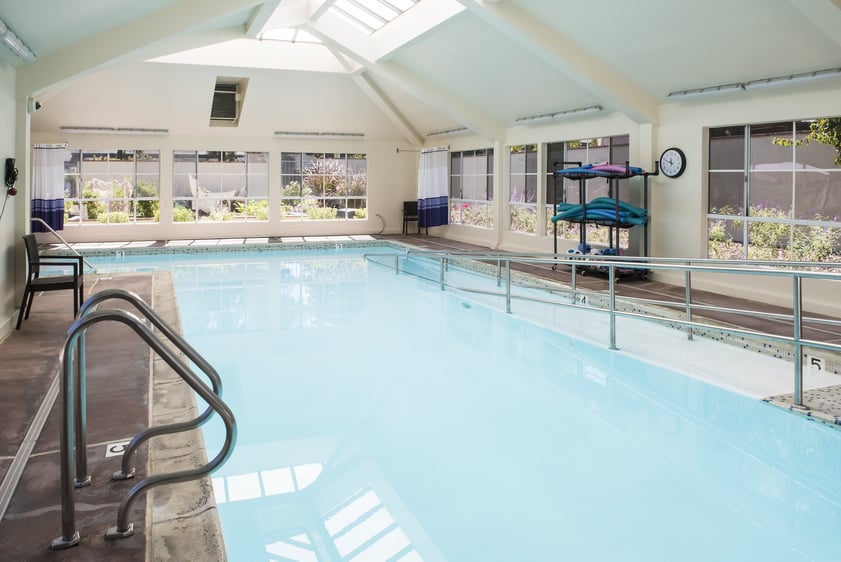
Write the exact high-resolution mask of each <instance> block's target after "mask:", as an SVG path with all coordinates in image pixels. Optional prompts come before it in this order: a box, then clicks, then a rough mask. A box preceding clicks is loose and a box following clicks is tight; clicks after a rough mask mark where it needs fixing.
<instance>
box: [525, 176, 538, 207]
mask: <svg viewBox="0 0 841 562" xmlns="http://www.w3.org/2000/svg"><path fill="white" fill-rule="evenodd" d="M525 201H526V203H536V202H537V176H526V199H525Z"/></svg>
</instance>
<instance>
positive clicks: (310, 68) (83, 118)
mask: <svg viewBox="0 0 841 562" xmlns="http://www.w3.org/2000/svg"><path fill="white" fill-rule="evenodd" d="M404 1H408V0H401V2H404ZM338 4H339V2H337V1H336V0H311V1H307V0H272V1H266V2H260V1H255V0H145V1H143V2H137V1H136V0H77V1H75V2H67V1H66V0H27V1H26V2H2V3H0V19H2V20H3V21H4V22H5V23H6V24H7V25H8V26H9V28H11V29H12V30H13V31H14V32H15V34H16V35H17V36H18V37H20V38H21V39H22V40H23V41H24V42H25V43H26V44H27V46H29V47H30V48H31V49H32V51H34V52H35V53H36V54H37V58H36V59H35V60H34V61H32V62H26V63H24V62H22V61H21V60H20V59H18V58H17V57H16V56H15V55H14V54H13V53H12V52H11V51H9V50H8V49H5V48H0V57H2V60H4V61H5V62H7V63H9V64H12V65H14V66H16V67H17V78H16V79H17V92H18V96H19V97H26V96H30V95H32V96H35V97H37V98H38V99H39V101H41V103H42V105H43V108H42V109H41V110H40V111H39V112H37V113H36V114H33V116H32V117H33V118H32V130H33V131H34V132H58V131H59V130H60V127H62V126H89V127H95V126H108V127H148V128H166V129H168V130H169V131H170V132H171V133H174V134H185V135H190V134H202V135H247V136H266V135H268V136H270V135H272V134H273V132H274V131H277V130H286V131H295V130H302V131H313V130H316V131H317V130H321V131H336V132H362V133H364V134H365V136H366V138H369V139H405V140H407V141H409V142H412V143H417V144H421V143H423V142H424V139H425V138H426V137H427V135H428V134H429V133H430V132H434V131H441V130H448V129H457V128H462V127H464V128H466V129H467V130H469V131H471V132H473V133H476V134H478V135H480V136H483V137H485V138H488V139H497V138H502V137H503V136H504V132H505V130H506V128H509V127H512V126H513V125H514V123H515V120H516V119H517V118H519V117H523V116H528V115H534V114H540V113H551V112H557V111H565V110H569V109H574V108H580V107H587V106H593V105H599V106H602V107H603V108H604V111H605V112H621V113H623V114H625V115H627V116H628V117H629V118H630V119H631V120H633V121H636V122H639V123H656V122H657V120H658V114H659V107H660V106H661V105H662V104H664V103H669V99H668V97H667V96H668V94H669V92H673V91H678V90H686V89H692V88H699V87H704V86H712V85H717V84H727V83H733V82H746V81H749V80H753V79H759V78H764V77H769V76H783V75H789V74H796V73H802V72H811V71H815V70H820V69H825V68H833V67H838V66H840V65H841V33H839V32H838V30H839V29H841V6H839V5H840V4H841V0H739V1H738V2H733V1H732V0H704V1H700V0H696V1H693V2H666V1H665V0H636V1H634V2H628V1H627V0H598V1H589V2H586V1H579V2H568V1H566V0H496V1H491V0H419V2H418V3H417V4H416V5H414V6H412V7H410V8H409V9H408V10H407V11H406V12H405V13H404V14H402V15H400V16H398V17H397V18H396V19H394V20H393V21H392V22H391V23H389V24H387V25H385V26H384V27H383V28H382V29H380V30H378V31H376V32H375V33H373V34H371V33H367V32H365V31H363V30H360V29H359V28H358V27H357V26H354V25H353V24H352V23H350V22H349V21H348V20H347V19H344V18H343V17H342V16H341V14H340V13H339V11H338V10H336V9H335V8H336V7H337V5H338ZM278 27H279V28H286V29H297V30H300V31H302V32H306V34H307V36H309V37H312V38H314V39H315V40H316V41H318V42H317V43H310V42H301V41H298V42H295V43H292V42H288V41H274V40H261V37H262V38H263V39H266V37H267V36H268V35H266V36H263V35H261V34H263V33H266V34H269V33H270V32H271V31H272V30H273V29H275V28H278ZM219 76H226V77H236V78H247V79H248V87H247V91H246V95H245V99H244V103H243V108H242V114H241V119H240V122H239V125H238V127H236V128H235V129H234V128H212V127H209V125H208V122H209V114H210V104H211V100H212V93H213V86H214V84H215V81H216V79H217V77H219ZM836 80H837V79H836Z"/></svg>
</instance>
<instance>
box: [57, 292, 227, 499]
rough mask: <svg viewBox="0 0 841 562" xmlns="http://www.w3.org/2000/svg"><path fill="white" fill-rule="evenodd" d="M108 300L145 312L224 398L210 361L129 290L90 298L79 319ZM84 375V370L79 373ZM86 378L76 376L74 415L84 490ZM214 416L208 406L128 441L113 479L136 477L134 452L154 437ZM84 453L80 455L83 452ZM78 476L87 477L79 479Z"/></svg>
mask: <svg viewBox="0 0 841 562" xmlns="http://www.w3.org/2000/svg"><path fill="white" fill-rule="evenodd" d="M109 299H120V300H124V301H126V302H129V303H131V304H132V305H134V307H135V308H137V309H138V310H139V311H140V312H142V313H143V316H144V318H146V319H148V320H149V321H150V322H151V323H152V324H153V325H154V326H155V328H157V329H158V330H160V331H161V332H162V333H163V335H165V336H166V338H167V339H168V340H169V341H170V342H171V343H172V344H173V345H175V347H177V348H178V349H179V350H180V351H181V352H182V353H184V355H186V356H187V358H188V359H189V360H190V361H192V362H193V363H194V364H195V365H196V366H197V367H198V368H199V369H200V370H201V371H202V372H203V373H204V374H205V375H207V378H208V379H210V384H211V387H212V390H213V392H214V393H215V394H216V396H219V397H221V396H222V378H221V377H220V376H219V373H218V372H217V371H216V369H214V368H213V366H212V365H211V364H210V363H208V362H207V360H206V359H205V358H204V357H202V355H201V354H200V353H199V352H198V351H196V350H195V348H193V346H191V345H190V344H189V343H188V342H187V340H185V339H184V338H183V337H182V336H181V334H179V333H178V332H176V331H175V330H173V329H172V328H171V327H170V326H169V325H168V324H167V323H166V322H164V320H163V319H162V318H161V317H160V316H159V315H158V314H157V313H156V312H155V311H154V310H152V307H150V306H149V305H148V304H147V303H146V301H144V300H143V299H142V298H140V296H139V295H138V294H137V293H133V292H132V291H127V290H125V289H104V290H102V291H99V292H98V293H95V294H93V295H91V296H90V297H89V298H88V299H87V300H86V301H85V302H84V303H83V304H82V308H81V309H79V318H82V317H84V316H86V315H87V314H89V313H90V312H92V311H93V310H94V309H95V307H96V306H97V305H98V304H99V303H101V302H103V301H106V300H109ZM84 339H85V334H84V333H82V334H81V335H80V336H79V338H78V340H77V352H78V355H77V357H79V360H78V361H77V363H80V364H81V365H82V369H84ZM80 372H84V370H82V371H80ZM83 379H84V377H81V376H80V377H76V383H77V384H76V389H75V392H74V398H75V405H74V413H75V418H76V419H75V427H76V436H77V439H79V441H78V445H77V447H76V487H81V486H84V485H86V484H87V483H89V482H90V476H89V475H88V469H87V455H85V454H84V453H85V450H86V445H87V443H86V442H85V441H84V440H85V432H84V425H85V414H86V404H85V402H86V401H85V392H84V380H83ZM212 415H213V408H211V407H210V406H208V407H207V408H206V409H205V410H204V412H202V413H201V414H200V415H199V416H198V417H197V418H195V419H193V420H190V421H185V422H176V423H172V424H167V425H160V426H155V427H150V428H149V429H146V430H144V431H141V432H140V433H138V434H137V435H135V436H134V438H133V439H132V440H131V441H130V442H129V444H128V445H127V446H126V449H125V451H124V452H123V460H122V465H121V469H120V470H119V471H118V472H115V473H114V475H113V476H112V477H111V478H112V479H113V480H125V479H127V478H131V477H133V476H134V467H132V466H131V463H132V460H133V458H134V453H135V451H136V450H137V448H138V447H140V445H142V444H143V443H145V442H146V441H148V440H149V439H151V438H152V437H157V436H158V435H167V434H171V433H178V432H181V431H187V430H190V429H193V428H194V427H199V426H201V425H203V424H204V423H205V422H206V421H207V420H209V419H210V416H212ZM80 452H81V453H80ZM79 475H85V476H82V477H80V476H79Z"/></svg>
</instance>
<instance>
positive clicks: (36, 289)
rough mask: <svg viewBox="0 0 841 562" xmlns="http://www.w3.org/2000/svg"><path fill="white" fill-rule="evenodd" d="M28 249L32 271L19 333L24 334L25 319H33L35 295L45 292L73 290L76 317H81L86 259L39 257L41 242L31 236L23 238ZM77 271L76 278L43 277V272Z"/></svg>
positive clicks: (23, 302)
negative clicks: (31, 316) (53, 269)
mask: <svg viewBox="0 0 841 562" xmlns="http://www.w3.org/2000/svg"><path fill="white" fill-rule="evenodd" d="M23 241H24V244H25V245H26V260H27V261H26V263H27V265H28V268H27V269H28V271H27V274H26V288H25V289H24V290H23V299H22V300H21V301H20V312H19V313H18V323H17V326H16V328H15V329H16V330H20V324H21V322H23V319H24V318H29V310H30V309H31V308H32V299H33V298H34V297H35V293H40V292H42V291H64V290H67V289H72V290H73V317H74V318H75V317H76V315H77V314H78V313H79V308H80V307H81V306H82V299H83V298H84V294H85V272H84V269H83V265H82V261H83V258H82V256H42V255H40V254H39V253H38V242H37V240H36V239H35V235H34V234H27V235H25V236H24V237H23ZM47 267H53V268H62V269H67V268H68V267H72V268H73V273H72V274H61V275H47V276H45V277H41V268H47Z"/></svg>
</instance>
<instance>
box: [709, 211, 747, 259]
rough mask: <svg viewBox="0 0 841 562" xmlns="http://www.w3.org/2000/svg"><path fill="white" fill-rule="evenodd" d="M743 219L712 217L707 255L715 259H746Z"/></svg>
mask: <svg viewBox="0 0 841 562" xmlns="http://www.w3.org/2000/svg"><path fill="white" fill-rule="evenodd" d="M743 224H744V223H743V222H742V221H733V220H721V219H710V220H709V223H708V227H707V232H708V234H709V241H708V246H707V255H708V256H709V257H710V258H714V259H726V260H732V259H737V260H740V259H744V251H745V249H744V245H743V244H742V225H743Z"/></svg>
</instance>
